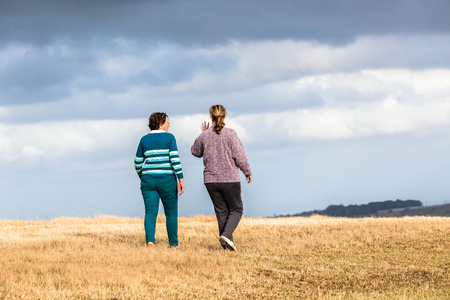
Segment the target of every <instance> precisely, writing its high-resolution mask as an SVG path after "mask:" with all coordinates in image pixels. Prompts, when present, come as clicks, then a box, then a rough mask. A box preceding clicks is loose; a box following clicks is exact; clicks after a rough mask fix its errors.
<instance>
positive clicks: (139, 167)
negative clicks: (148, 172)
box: [134, 139, 144, 177]
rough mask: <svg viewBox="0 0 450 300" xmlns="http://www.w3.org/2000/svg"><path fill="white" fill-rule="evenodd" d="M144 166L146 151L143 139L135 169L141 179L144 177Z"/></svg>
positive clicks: (135, 159)
mask: <svg viewBox="0 0 450 300" xmlns="http://www.w3.org/2000/svg"><path fill="white" fill-rule="evenodd" d="M143 166H144V149H143V146H142V139H141V141H140V142H139V145H138V148H137V151H136V157H135V158H134V168H135V169H136V172H137V173H138V175H139V177H141V175H142V167H143Z"/></svg>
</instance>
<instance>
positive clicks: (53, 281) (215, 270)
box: [0, 216, 450, 299]
mask: <svg viewBox="0 0 450 300" xmlns="http://www.w3.org/2000/svg"><path fill="white" fill-rule="evenodd" d="M164 222H165V221H164V217H161V216H160V217H158V224H157V226H158V228H157V241H156V242H157V246H156V247H155V248H147V247H145V241H144V228H143V227H144V226H143V220H142V219H129V218H119V217H109V216H99V217H96V218H92V219H71V218H60V219H55V220H52V221H33V222H25V221H0V267H1V272H0V299H183V298H188V299H247V298H248V299H272V298H274V299H450V219H449V218H441V217H405V218H380V219H377V218H363V219H345V218H328V217H319V216H313V217H308V218H300V217H299V218H279V219H265V218H243V219H242V221H241V224H240V225H239V227H238V229H237V231H236V233H235V242H236V245H237V247H238V252H230V251H226V250H222V248H221V247H220V245H219V243H218V241H217V238H218V236H217V225H216V221H215V218H214V217H206V216H196V217H192V218H180V222H179V237H180V246H181V247H180V248H178V249H172V248H169V247H168V246H169V245H168V242H167V237H166V231H165V224H164Z"/></svg>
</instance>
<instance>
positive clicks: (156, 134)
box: [134, 112, 184, 247]
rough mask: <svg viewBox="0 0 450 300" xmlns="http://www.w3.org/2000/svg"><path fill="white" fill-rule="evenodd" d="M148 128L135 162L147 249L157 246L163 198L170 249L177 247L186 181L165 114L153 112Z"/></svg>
mask: <svg viewBox="0 0 450 300" xmlns="http://www.w3.org/2000/svg"><path fill="white" fill-rule="evenodd" d="M148 126H149V127H150V130H151V131H150V133H149V134H147V135H145V136H143V137H142V138H141V140H140V142H139V146H138V149H137V152H136V158H135V160H134V165H135V168H136V172H137V173H138V175H139V178H140V179H141V192H142V196H143V198H144V203H145V219H144V227H145V238H146V242H147V246H149V247H151V246H155V229H156V217H157V215H158V209H159V199H161V202H162V204H163V206H164V213H165V215H166V228H167V235H168V237H169V244H170V247H178V195H180V196H181V195H182V194H183V192H184V179H183V171H182V169H181V162H180V157H179V156H178V148H177V142H176V139H175V136H174V135H173V134H171V133H169V132H168V130H169V126H170V122H169V117H168V116H167V115H166V113H161V112H155V113H152V114H151V116H150V118H149V125H148ZM177 178H178V182H177Z"/></svg>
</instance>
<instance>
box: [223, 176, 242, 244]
mask: <svg viewBox="0 0 450 300" xmlns="http://www.w3.org/2000/svg"><path fill="white" fill-rule="evenodd" d="M218 186H219V189H220V191H221V193H222V197H223V199H224V200H225V203H226V206H227V207H228V217H227V221H226V224H225V227H224V229H223V233H222V235H223V236H225V237H227V238H228V239H230V240H231V241H234V239H233V232H234V231H235V230H236V228H237V226H238V225H239V222H240V220H241V218H242V214H243V213H244V206H243V204H242V198H241V183H240V182H226V183H219V184H218Z"/></svg>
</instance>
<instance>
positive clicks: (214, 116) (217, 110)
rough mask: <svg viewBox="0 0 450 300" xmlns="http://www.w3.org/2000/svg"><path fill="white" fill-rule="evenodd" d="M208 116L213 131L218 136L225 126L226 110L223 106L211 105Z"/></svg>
mask: <svg viewBox="0 0 450 300" xmlns="http://www.w3.org/2000/svg"><path fill="white" fill-rule="evenodd" d="M209 116H210V117H211V120H212V121H213V123H214V131H215V132H216V133H217V134H220V131H221V130H222V128H223V127H224V126H225V122H224V120H225V117H226V116H227V110H226V109H225V107H223V105H219V104H217V105H213V106H211V107H210V108H209Z"/></svg>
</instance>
